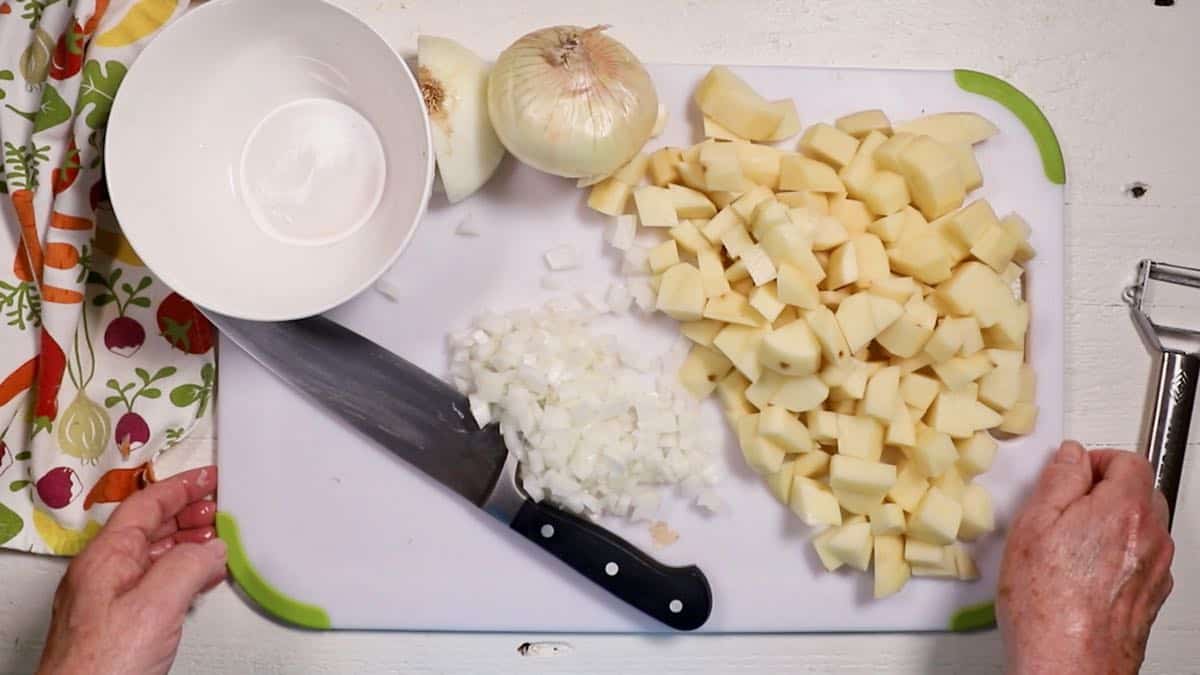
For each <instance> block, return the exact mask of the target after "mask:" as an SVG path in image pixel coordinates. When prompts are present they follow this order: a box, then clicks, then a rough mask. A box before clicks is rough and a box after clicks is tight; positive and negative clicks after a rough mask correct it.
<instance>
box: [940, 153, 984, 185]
mask: <svg viewBox="0 0 1200 675" xmlns="http://www.w3.org/2000/svg"><path fill="white" fill-rule="evenodd" d="M946 149H947V150H949V151H950V154H952V155H954V161H955V162H956V163H957V164H958V173H959V175H961V176H962V179H963V188H964V189H966V191H967V192H970V191H971V190H976V189H979V188H981V187H983V170H982V169H980V168H979V161H978V160H977V159H975V151H974V150H973V149H972V148H971V144H970V143H947V144H946Z"/></svg>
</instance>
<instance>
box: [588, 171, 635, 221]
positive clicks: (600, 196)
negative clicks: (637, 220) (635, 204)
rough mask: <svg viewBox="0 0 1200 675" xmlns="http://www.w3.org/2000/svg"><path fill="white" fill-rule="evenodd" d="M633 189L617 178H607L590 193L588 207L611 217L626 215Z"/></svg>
mask: <svg viewBox="0 0 1200 675" xmlns="http://www.w3.org/2000/svg"><path fill="white" fill-rule="evenodd" d="M631 192H632V188H631V187H629V185H627V184H625V183H622V182H621V181H619V180H617V179H615V178H606V179H605V180H603V181H601V182H599V183H597V184H596V185H595V186H593V187H592V191H591V192H589V193H588V201H587V204H588V207H589V208H591V209H592V210H594V211H599V212H600V213H603V214H605V215H609V216H619V215H621V214H623V213H625V206H626V204H628V203H629V195H630V193H631Z"/></svg>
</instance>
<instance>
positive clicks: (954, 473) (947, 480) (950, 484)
mask: <svg viewBox="0 0 1200 675" xmlns="http://www.w3.org/2000/svg"><path fill="white" fill-rule="evenodd" d="M933 485H934V487H936V488H937V489H939V490H941V491H942V492H945V493H946V494H947V495H949V496H950V498H951V499H956V500H958V501H960V502H961V501H962V498H963V493H965V492H966V490H967V483H966V480H965V479H963V476H962V474H961V473H959V472H958V465H957V464H955V465H952V466H950V468H948V469H946V471H945V473H943V474H942V475H940V476H938V477H937V478H934V479H933Z"/></svg>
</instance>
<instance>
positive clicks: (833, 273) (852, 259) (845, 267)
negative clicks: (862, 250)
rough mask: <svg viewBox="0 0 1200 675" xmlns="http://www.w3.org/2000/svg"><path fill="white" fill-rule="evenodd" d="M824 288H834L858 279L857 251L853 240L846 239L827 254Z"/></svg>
mask: <svg viewBox="0 0 1200 675" xmlns="http://www.w3.org/2000/svg"><path fill="white" fill-rule="evenodd" d="M825 273H826V275H827V276H826V277H825V281H824V282H822V284H821V285H822V286H823V287H824V288H827V289H830V290H836V289H838V288H841V287H843V286H846V285H849V284H852V283H854V282H855V281H857V280H858V253H857V251H855V247H854V242H853V241H848V242H846V243H845V244H842V245H841V246H839V247H837V248H836V249H834V251H833V253H832V254H831V255H830V256H829V264H828V265H826V266H825Z"/></svg>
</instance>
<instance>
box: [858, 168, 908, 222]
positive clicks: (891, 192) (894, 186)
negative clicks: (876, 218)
mask: <svg viewBox="0 0 1200 675" xmlns="http://www.w3.org/2000/svg"><path fill="white" fill-rule="evenodd" d="M862 201H863V203H864V204H866V205H867V208H868V209H870V210H871V212H872V213H874V214H876V215H880V216H887V215H891V214H893V213H899V212H900V211H901V210H902V209H903V208H904V207H905V206H908V202H909V195H908V184H907V183H905V182H904V177H903V176H901V175H900V174H898V173H893V172H891V171H878V172H876V173H875V174H874V175H873V176H872V177H871V180H870V181H869V182H868V183H867V185H866V189H865V190H863V193H862Z"/></svg>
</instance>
